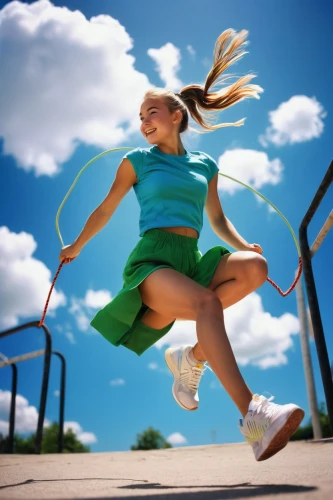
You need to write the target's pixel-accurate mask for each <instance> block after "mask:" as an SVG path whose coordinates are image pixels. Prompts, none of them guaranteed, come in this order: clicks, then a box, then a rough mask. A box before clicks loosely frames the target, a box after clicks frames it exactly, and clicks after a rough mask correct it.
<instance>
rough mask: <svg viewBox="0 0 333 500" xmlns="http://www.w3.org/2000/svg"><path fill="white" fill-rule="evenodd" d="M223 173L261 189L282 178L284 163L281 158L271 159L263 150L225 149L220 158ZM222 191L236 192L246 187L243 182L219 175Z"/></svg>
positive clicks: (219, 164) (219, 184) (219, 162)
mask: <svg viewBox="0 0 333 500" xmlns="http://www.w3.org/2000/svg"><path fill="white" fill-rule="evenodd" d="M218 166H219V169H220V172H221V173H222V174H226V175H229V176H231V177H234V178H235V179H238V180H240V181H242V182H245V184H249V185H250V186H252V187H254V188H255V189H257V190H259V189H260V188H261V187H262V186H264V185H265V184H272V185H276V184H278V183H279V182H280V181H281V179H282V172H283V164H282V162H281V160H279V158H275V159H274V160H270V159H269V158H268V156H267V154H266V153H265V152H263V151H256V150H253V149H232V150H228V151H225V153H223V155H222V156H220V157H219V159H218ZM218 187H219V189H220V190H221V191H226V192H228V193H230V194H234V193H235V192H236V191H239V190H240V189H245V188H244V187H243V186H242V185H241V184H238V183H237V182H235V181H231V180H230V179H227V178H226V177H222V176H221V175H219V180H218Z"/></svg>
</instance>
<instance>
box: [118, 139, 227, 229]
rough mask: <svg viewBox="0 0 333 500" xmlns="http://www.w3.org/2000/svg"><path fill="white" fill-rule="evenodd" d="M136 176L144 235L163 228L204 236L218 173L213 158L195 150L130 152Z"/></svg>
mask: <svg viewBox="0 0 333 500" xmlns="http://www.w3.org/2000/svg"><path fill="white" fill-rule="evenodd" d="M124 158H127V159H128V160H129V161H130V162H131V164H132V165H133V168H134V170H135V173H136V177H137V182H136V183H135V184H134V186H133V187H134V191H135V194H136V197H137V199H138V202H139V205H140V223H139V224H140V236H143V235H144V233H145V232H146V231H148V230H149V229H157V228H160V227H176V226H184V227H191V228H193V229H195V230H196V231H198V234H199V235H200V232H201V229H202V224H203V209H204V206H205V202H206V198H207V193H208V183H209V182H210V181H211V180H212V178H213V177H214V176H215V174H216V173H217V172H218V166H217V164H216V162H215V160H213V158H211V157H210V156H209V155H207V154H206V153H202V152H199V151H194V152H192V153H188V152H187V151H185V154H184V155H182V156H177V155H170V154H166V153H162V151H160V150H159V149H158V148H157V147H156V146H153V147H152V148H149V149H148V148H147V149H143V148H136V149H134V150H132V151H130V152H129V153H127V154H126V155H125V156H124Z"/></svg>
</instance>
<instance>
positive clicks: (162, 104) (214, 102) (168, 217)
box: [59, 30, 304, 460]
mask: <svg viewBox="0 0 333 500" xmlns="http://www.w3.org/2000/svg"><path fill="white" fill-rule="evenodd" d="M246 35H247V32H246V31H241V32H239V33H235V32H234V31H233V30H227V31H225V32H224V33H222V35H220V37H219V38H218V40H217V42H216V46H215V52H214V64H213V67H212V69H211V71H210V72H209V74H208V76H207V79H206V82H205V85H204V86H200V85H189V86H187V87H184V88H183V89H182V90H181V91H180V92H179V93H177V94H175V93H174V92H171V91H168V90H164V89H153V90H150V91H148V92H147V93H146V94H145V96H144V100H143V103H142V105H141V109H140V120H141V133H142V134H143V136H144V137H145V138H146V140H147V142H148V143H149V144H150V145H152V147H150V148H147V149H142V148H137V149H135V150H133V151H131V152H129V153H127V154H126V155H125V156H124V158H123V160H122V162H121V164H120V165H119V167H118V170H117V174H116V177H115V180H114V182H113V184H112V186H111V189H110V191H109V193H108V195H107V196H106V198H105V199H104V201H103V202H102V203H101V204H100V205H99V207H97V208H96V210H95V211H94V212H93V213H92V214H91V215H90V217H89V218H88V220H87V223H86V225H85V227H84V229H83V230H82V232H81V234H80V235H79V236H78V238H77V239H76V240H75V242H74V243H73V244H72V245H69V246H66V247H64V248H63V249H62V250H61V253H60V256H59V259H60V260H61V261H64V262H65V263H69V262H71V261H72V260H73V259H75V257H77V255H78V254H79V253H80V251H81V250H82V248H83V246H84V245H85V244H86V243H87V242H88V241H89V240H90V239H91V238H92V237H93V236H94V235H95V234H96V233H97V232H98V231H100V230H101V229H102V228H103V227H104V226H105V225H106V224H107V222H108V221H109V219H110V217H111V216H112V215H113V213H114V212H115V210H116V208H117V206H118V205H119V203H120V201H121V200H122V198H123V197H124V196H125V195H126V194H127V193H128V191H129V190H130V189H131V188H132V187H133V188H134V191H135V193H136V196H137V198H138V202H139V204H140V209H141V212H140V236H141V239H140V241H139V242H138V244H137V245H136V247H135V248H134V250H133V251H132V253H131V254H130V256H129V257H128V260H127V263H126V266H125V269H124V272H123V280H124V285H123V288H122V290H121V291H120V292H119V293H118V294H117V295H116V297H115V298H114V299H113V300H112V302H110V303H109V304H108V305H106V306H105V307H104V308H103V309H102V310H100V311H99V312H98V313H97V314H96V316H95V317H94V319H93V320H92V322H91V325H92V326H93V327H94V328H96V330H98V331H99V332H100V333H101V334H102V335H103V336H104V337H105V338H106V339H107V340H109V341H110V342H111V343H112V344H114V345H116V346H119V345H123V346H125V347H127V348H128V349H131V350H132V351H134V352H136V353H137V354H139V355H140V354H142V353H143V352H144V351H145V350H146V349H148V348H149V347H150V346H152V345H153V344H154V343H155V342H157V340H158V339H160V338H161V337H162V336H163V335H165V334H166V333H167V332H168V331H169V330H170V328H171V327H172V325H173V323H174V321H175V320H176V319H183V320H194V321H195V322H196V331H197V338H198V343H197V344H196V345H195V346H194V347H192V346H185V347H181V348H178V349H171V348H170V349H167V350H166V353H165V359H166V363H167V365H168V367H169V368H170V370H171V371H172V373H173V375H174V384H173V388H172V392H173V396H174V398H175V400H176V401H177V403H178V404H179V405H180V406H181V407H182V408H184V409H186V410H195V409H197V407H198V403H199V397H198V386H199V382H200V378H201V376H202V374H203V371H204V369H205V367H206V365H205V362H206V361H207V362H208V363H209V365H210V367H211V369H212V370H213V371H214V372H215V374H216V376H217V377H218V379H219V380H220V382H221V384H222V385H223V387H224V388H225V390H226V391H227V393H228V394H229V396H230V397H231V399H232V400H233V401H234V403H235V404H236V406H237V407H238V409H239V411H240V413H241V414H242V416H243V419H242V420H241V421H240V425H239V428H240V430H241V432H242V433H243V435H244V437H245V439H246V440H247V441H248V442H249V443H250V444H251V446H252V448H253V451H254V455H255V458H256V460H266V459H267V458H269V457H271V456H272V455H274V454H275V453H277V452H278V451H279V450H281V449H282V448H283V447H284V446H286V444H287V443H288V440H289V438H290V437H291V435H292V434H293V433H294V432H295V431H296V429H297V427H298V426H299V424H300V422H301V421H302V419H303V417H304V412H303V410H302V409H301V408H299V407H298V406H296V405H294V404H286V405H282V406H281V405H277V404H274V403H271V401H270V400H268V399H266V398H265V397H263V396H258V395H257V394H253V393H252V392H251V390H250V389H249V388H248V386H247V385H246V384H245V382H244V380H243V378H242V375H241V373H240V371H239V369H238V366H237V364H236V360H235V357H234V354H233V351H232V349H231V346H230V343H229V340H228V336H227V333H226V331H225V326H224V319H223V311H224V309H226V308H227V307H230V306H232V305H233V304H235V303H236V302H238V301H239V300H241V299H243V298H244V297H246V296H247V295H248V294H249V293H251V292H253V291H254V290H256V289H257V288H259V287H260V286H261V285H262V284H263V283H264V282H265V281H266V278H267V263H266V260H265V259H264V258H263V257H262V255H261V254H262V249H261V247H260V246H259V245H258V244H255V243H247V242H246V241H245V240H244V238H242V237H241V236H240V235H239V234H238V232H237V231H236V229H235V228H234V226H233V225H232V223H231V222H230V221H229V219H227V217H226V216H225V215H224V213H223V210H222V207H221V203H220V200H219V196H218V191H217V182H218V174H217V172H218V167H217V164H216V162H215V161H214V160H213V159H212V158H211V157H210V156H209V155H207V154H206V153H203V152H199V151H195V152H189V151H186V150H185V149H184V146H183V144H182V140H181V137H180V134H181V133H182V132H184V131H185V130H186V129H187V128H188V121H189V113H190V115H191V116H192V118H193V119H194V120H195V121H196V122H197V123H198V124H199V125H201V126H202V127H203V128H205V129H206V130H216V129H217V128H220V127H224V126H228V125H232V126H239V125H242V124H243V120H241V121H239V122H236V123H229V124H219V125H212V124H211V123H209V120H208V117H209V113H210V112H212V113H214V112H218V111H220V110H223V109H226V108H228V107H229V106H232V105H233V104H236V103H237V102H239V101H241V100H242V99H245V98H247V97H255V98H258V97H259V96H258V94H259V92H261V91H262V89H261V88H260V87H259V86H257V85H252V84H248V83H249V82H250V80H251V79H252V78H253V76H254V75H247V76H243V77H241V78H239V79H238V80H237V81H236V82H235V83H233V84H231V85H229V86H227V87H225V88H223V89H222V90H219V91H212V90H211V89H212V87H213V86H214V85H216V84H217V83H219V82H221V74H222V73H223V72H224V71H225V70H226V69H227V68H228V67H229V66H230V65H231V64H232V63H234V62H235V61H237V60H238V59H239V58H241V57H242V56H243V54H244V51H243V50H242V49H243V46H244V45H245V43H246ZM204 207H205V209H206V212H207V216H208V218H209V221H210V224H211V227H212V228H213V230H214V231H215V233H216V234H217V235H218V236H219V237H220V238H221V240H223V241H225V242H227V243H228V244H229V245H230V246H231V247H233V248H235V249H236V250H237V252H235V253H230V252H229V250H227V249H226V248H224V247H222V246H218V247H214V248H212V249H210V250H209V251H208V252H207V253H206V254H205V255H202V254H201V253H200V251H199V250H198V239H199V235H200V231H201V229H202V221H203V209H204Z"/></svg>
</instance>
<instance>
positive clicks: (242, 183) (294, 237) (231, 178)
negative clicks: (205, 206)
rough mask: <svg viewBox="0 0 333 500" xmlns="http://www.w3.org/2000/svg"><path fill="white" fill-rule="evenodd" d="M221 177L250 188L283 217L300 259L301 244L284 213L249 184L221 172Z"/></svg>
mask: <svg viewBox="0 0 333 500" xmlns="http://www.w3.org/2000/svg"><path fill="white" fill-rule="evenodd" d="M219 175H222V176H223V177H226V178H227V179H230V180H232V181H235V182H238V184H241V185H242V186H244V187H246V188H248V189H249V190H250V191H252V192H253V193H255V194H257V195H258V196H260V198H262V199H263V200H265V201H266V203H268V204H269V205H270V206H271V207H272V208H273V209H274V210H275V211H276V212H277V213H278V214H279V215H280V217H282V219H283V220H284V222H285V223H286V224H287V226H288V228H289V230H290V232H291V234H292V237H293V239H294V242H295V245H296V248H297V253H298V256H299V257H300V256H301V249H300V247H299V244H298V240H297V237H296V234H295V233H294V231H293V228H292V227H291V225H290V223H289V221H288V219H287V218H286V217H285V216H284V215H283V213H282V212H280V210H279V209H278V208H277V207H276V206H275V205H273V203H272V202H271V201H269V199H268V198H266V196H264V195H263V194H261V193H259V191H257V190H256V189H254V188H253V187H251V186H248V185H247V184H245V182H242V181H239V180H238V179H234V178H233V177H230V175H226V174H222V173H221V172H219Z"/></svg>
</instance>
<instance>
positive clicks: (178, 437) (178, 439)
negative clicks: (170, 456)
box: [166, 432, 187, 446]
mask: <svg viewBox="0 0 333 500" xmlns="http://www.w3.org/2000/svg"><path fill="white" fill-rule="evenodd" d="M166 440H167V441H168V442H169V443H170V444H172V446H179V445H181V444H186V443H187V439H186V437H184V436H183V435H182V434H181V433H180V432H174V433H173V434H170V436H169V437H168V438H167V439H166Z"/></svg>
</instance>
